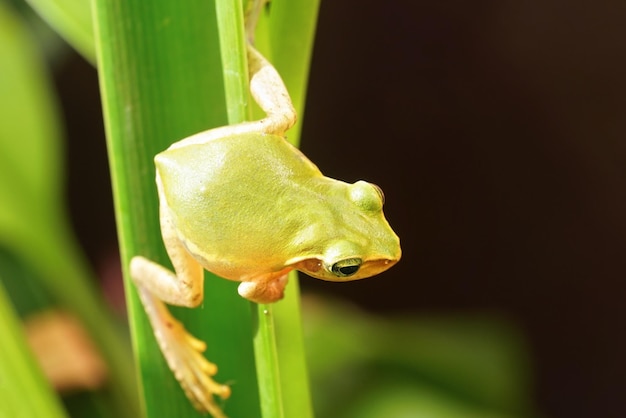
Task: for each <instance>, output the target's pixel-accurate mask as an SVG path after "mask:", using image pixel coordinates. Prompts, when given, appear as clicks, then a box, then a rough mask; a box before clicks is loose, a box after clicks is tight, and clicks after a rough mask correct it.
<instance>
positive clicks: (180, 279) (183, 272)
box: [130, 178, 230, 418]
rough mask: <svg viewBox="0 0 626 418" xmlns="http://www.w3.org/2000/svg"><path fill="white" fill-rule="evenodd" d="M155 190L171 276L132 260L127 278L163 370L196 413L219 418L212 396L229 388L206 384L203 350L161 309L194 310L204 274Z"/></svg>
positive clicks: (210, 372)
mask: <svg viewBox="0 0 626 418" xmlns="http://www.w3.org/2000/svg"><path fill="white" fill-rule="evenodd" d="M157 186H158V191H159V198H160V220H161V233H162V236H163V242H164V243H165V247H166V249H167V252H168V255H169V257H170V259H171V261H172V265H173V266H174V270H175V273H174V272H172V271H170V270H168V269H166V268H165V267H163V266H161V265H159V264H157V263H155V262H153V261H151V260H148V259H147V258H144V257H140V256H137V257H133V258H132V260H131V263H130V274H131V277H132V278H133V280H134V282H135V284H136V285H137V288H138V291H139V296H140V298H141V301H142V303H143V305H144V308H145V310H146V313H147V314H148V318H149V319H150V323H151V324H152V328H153V330H154V334H155V336H156V338H157V341H158V343H159V346H160V348H161V351H162V352H163V355H164V357H165V359H166V361H167V364H168V366H169V367H170V369H171V370H172V372H173V373H174V375H175V376H176V379H177V380H178V381H179V382H180V384H181V386H182V388H183V390H184V391H185V393H186V395H187V397H188V398H189V399H190V400H191V402H192V403H193V404H194V406H195V407H196V408H197V409H199V410H201V411H208V412H209V413H211V415H213V417H214V418H225V415H224V414H223V412H222V411H221V409H220V407H219V406H218V405H217V404H216V402H215V399H214V395H217V396H219V397H221V398H222V399H226V398H228V396H229V395H230V388H229V387H228V386H225V385H221V384H218V383H216V382H215V381H214V380H213V379H212V376H214V375H215V374H216V373H217V367H216V366H215V365H214V364H213V363H210V362H209V361H207V360H206V359H205V358H204V356H203V355H202V353H203V352H204V351H205V349H206V344H205V343H204V342H203V341H200V340H198V339H196V338H194V337H193V336H192V335H190V334H189V333H188V332H187V331H186V330H185V328H184V327H183V325H182V324H181V323H180V322H179V321H177V320H176V319H175V318H174V317H173V316H172V315H171V314H170V312H169V310H168V309H167V307H166V306H165V304H164V303H163V302H167V303H169V304H173V305H180V306H187V307H194V306H197V305H198V304H200V302H202V297H203V282H204V272H203V268H202V266H201V265H200V264H198V262H197V261H196V260H195V259H194V258H193V257H192V256H191V255H190V254H189V253H188V252H187V250H186V249H185V248H184V246H183V245H182V243H181V242H180V240H179V238H178V236H177V234H176V231H175V228H174V225H173V224H172V221H171V217H170V215H169V207H168V206H167V203H166V201H165V199H164V197H163V195H162V188H161V184H160V181H159V179H158V178H157Z"/></svg>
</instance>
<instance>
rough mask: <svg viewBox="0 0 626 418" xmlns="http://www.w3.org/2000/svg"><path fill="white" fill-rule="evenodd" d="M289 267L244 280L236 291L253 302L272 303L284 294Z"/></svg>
mask: <svg viewBox="0 0 626 418" xmlns="http://www.w3.org/2000/svg"><path fill="white" fill-rule="evenodd" d="M291 270H292V268H291V267H289V268H286V269H284V270H281V271H279V272H276V273H271V274H268V275H265V276H261V277H255V278H254V279H252V280H244V281H242V282H241V284H240V285H239V287H238V288H237V292H238V293H239V295H240V296H241V297H243V298H246V299H248V300H251V301H252V302H255V303H273V302H277V301H279V300H281V299H282V298H283V296H284V295H285V286H286V285H287V278H288V277H287V275H288V274H289V272H290V271H291Z"/></svg>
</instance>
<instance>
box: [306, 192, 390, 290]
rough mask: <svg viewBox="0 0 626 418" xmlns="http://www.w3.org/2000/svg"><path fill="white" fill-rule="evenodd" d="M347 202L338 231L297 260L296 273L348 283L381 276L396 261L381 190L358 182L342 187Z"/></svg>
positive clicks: (329, 233) (342, 210)
mask: <svg viewBox="0 0 626 418" xmlns="http://www.w3.org/2000/svg"><path fill="white" fill-rule="evenodd" d="M345 196H346V197H347V199H346V200H347V202H346V205H345V206H344V207H343V208H342V209H341V223H342V226H343V227H341V228H338V230H340V231H341V232H340V233H336V232H337V231H328V235H329V236H330V237H332V238H330V239H329V240H323V242H324V244H323V247H321V248H318V251H317V252H316V254H310V255H309V257H307V258H303V259H300V260H299V261H298V263H297V264H296V265H295V266H294V267H295V268H296V269H298V270H300V271H302V272H303V273H306V274H308V275H310V276H313V277H315V278H318V279H322V280H329V281H349V280H356V279H363V278H366V277H370V276H374V275H376V274H378V273H381V272H383V271H385V270H387V269H388V268H390V267H391V266H393V265H394V264H396V263H397V262H398V260H400V256H401V250H400V240H399V238H398V236H397V235H396V234H395V233H394V232H393V230H392V229H391V227H390V226H389V224H388V223H387V220H386V219H385V216H384V214H383V211H382V208H383V203H384V195H383V192H382V190H381V189H380V188H379V187H378V186H376V185H374V184H371V183H367V182H365V181H358V182H356V183H354V184H349V185H346V194H345Z"/></svg>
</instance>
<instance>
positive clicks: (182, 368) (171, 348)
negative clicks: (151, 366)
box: [157, 318, 231, 418]
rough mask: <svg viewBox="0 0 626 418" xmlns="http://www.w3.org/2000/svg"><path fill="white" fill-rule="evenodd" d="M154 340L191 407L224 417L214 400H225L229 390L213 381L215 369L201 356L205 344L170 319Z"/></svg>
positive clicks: (215, 417) (214, 366) (214, 417)
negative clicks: (217, 398) (156, 339)
mask: <svg viewBox="0 0 626 418" xmlns="http://www.w3.org/2000/svg"><path fill="white" fill-rule="evenodd" d="M157 337H158V340H159V344H161V346H162V348H163V350H162V351H163V353H164V356H165V359H166V361H167V363H168V365H169V367H170V369H171V370H172V372H173V373H174V376H175V377H176V380H178V382H179V383H180V385H181V387H182V389H183V391H184V392H185V394H186V395H187V397H188V398H189V400H190V401H191V403H192V404H193V405H194V407H195V408H196V409H198V410H199V411H201V412H208V413H210V414H211V415H212V416H213V418H226V415H224V413H223V412H222V410H221V408H220V407H219V405H218V404H217V402H216V399H215V397H216V396H218V397H220V398H221V399H227V398H228V397H229V396H230V392H231V391H230V387H228V386H227V385H222V384H220V383H217V382H215V381H214V380H213V378H212V377H213V376H214V375H215V374H216V373H217V366H216V365H215V364H213V363H211V362H210V361H208V360H207V359H206V358H205V357H204V356H203V355H202V353H203V352H204V350H205V349H206V344H205V343H204V342H203V341H201V340H199V339H197V338H195V337H194V336H192V335H191V334H189V333H188V332H187V331H186V330H185V328H184V327H183V325H182V324H181V323H180V322H178V321H176V320H174V319H173V318H172V320H170V321H168V324H167V326H164V327H163V328H161V329H160V330H159V332H158V333H157Z"/></svg>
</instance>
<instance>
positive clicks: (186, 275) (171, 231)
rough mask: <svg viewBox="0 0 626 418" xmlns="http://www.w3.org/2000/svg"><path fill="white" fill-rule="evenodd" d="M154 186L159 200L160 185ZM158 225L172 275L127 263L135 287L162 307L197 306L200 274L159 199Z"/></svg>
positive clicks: (148, 264) (140, 261)
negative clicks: (158, 301) (154, 297)
mask: <svg viewBox="0 0 626 418" xmlns="http://www.w3.org/2000/svg"><path fill="white" fill-rule="evenodd" d="M157 182H158V181H157ZM158 183H160V182H158ZM158 186H159V196H160V197H161V196H162V193H161V185H160V184H159V185H158ZM160 221H161V235H162V236H163V243H164V244H165V249H166V250H167V254H168V255H169V257H170V260H171V262H172V265H173V266H174V270H175V272H176V273H173V272H172V271H170V270H168V269H166V268H165V267H163V266H161V265H159V264H157V263H155V262H153V261H151V260H148V259H147V258H144V257H141V256H138V257H133V259H132V260H131V263H130V271H131V276H132V278H133V280H134V281H135V282H136V283H137V284H138V285H140V286H142V287H144V288H146V289H147V290H149V291H150V292H151V293H153V294H154V295H155V296H157V297H158V298H159V299H161V300H162V301H164V302H165V303H168V304H170V305H178V306H187V307H194V306H198V305H199V304H200V302H202V297H203V285H204V271H203V268H202V266H201V265H200V264H199V263H198V262H197V261H196V260H195V259H194V258H193V257H192V256H191V254H189V252H188V251H187V249H186V248H185V247H184V246H183V245H182V243H181V242H180V240H179V239H178V235H177V234H176V229H175V227H174V225H173V223H172V219H171V217H170V216H169V208H168V207H167V204H166V203H165V199H163V198H162V197H161V198H160Z"/></svg>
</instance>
